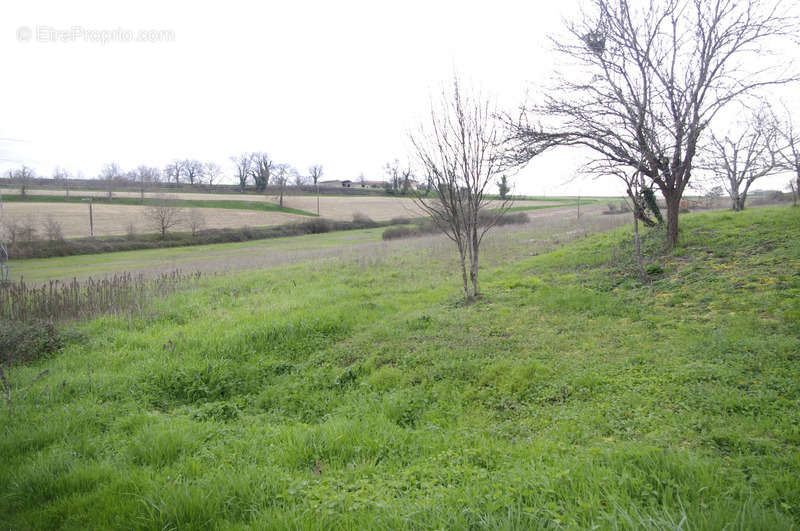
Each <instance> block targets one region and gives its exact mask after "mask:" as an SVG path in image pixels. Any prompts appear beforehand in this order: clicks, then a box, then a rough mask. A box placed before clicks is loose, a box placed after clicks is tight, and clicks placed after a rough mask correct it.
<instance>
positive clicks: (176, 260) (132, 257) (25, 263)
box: [9, 227, 384, 282]
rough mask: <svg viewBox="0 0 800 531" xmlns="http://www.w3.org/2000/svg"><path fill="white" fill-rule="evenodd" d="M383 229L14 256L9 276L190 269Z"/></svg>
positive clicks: (368, 236) (345, 241)
mask: <svg viewBox="0 0 800 531" xmlns="http://www.w3.org/2000/svg"><path fill="white" fill-rule="evenodd" d="M383 230H384V228H383V227H380V228H375V229H360V230H349V231H338V232H329V233H323V234H308V235H304V236H291V237H286V238H273V239H266V240H250V241H246V242H234V243H217V244H210V245H195V246H188V247H168V248H162V249H143V250H136V251H120V252H115V253H104V254H85V255H75V256H64V257H58V258H33V259H27V260H14V261H12V262H10V265H11V267H10V271H9V277H10V278H11V280H19V279H20V278H24V279H25V281H26V282H44V281H47V280H49V279H71V278H73V277H77V278H86V277H90V276H95V277H96V276H99V275H104V274H109V273H111V274H113V273H118V272H124V271H139V270H146V269H149V268H153V267H156V266H162V265H164V264H169V265H170V266H171V267H173V268H175V269H182V270H184V271H190V270H193V269H195V268H197V266H198V265H202V264H203V263H205V262H209V261H226V260H238V261H241V260H247V258H248V257H250V256H255V255H262V254H264V253H269V252H271V251H276V252H281V253H292V252H301V251H308V250H315V249H332V248H338V247H343V246H351V245H357V244H360V243H369V242H379V241H381V235H382V233H383Z"/></svg>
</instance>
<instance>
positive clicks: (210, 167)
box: [203, 162, 222, 188]
mask: <svg viewBox="0 0 800 531" xmlns="http://www.w3.org/2000/svg"><path fill="white" fill-rule="evenodd" d="M203 174H204V175H205V176H206V183H208V186H209V188H211V187H213V186H214V183H215V182H217V181H219V180H220V179H221V178H222V168H221V167H220V165H219V164H217V163H216V162H207V163H206V165H205V170H204V171H203Z"/></svg>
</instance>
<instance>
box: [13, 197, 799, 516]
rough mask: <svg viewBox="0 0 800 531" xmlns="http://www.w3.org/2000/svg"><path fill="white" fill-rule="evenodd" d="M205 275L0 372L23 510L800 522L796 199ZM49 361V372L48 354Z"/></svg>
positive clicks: (16, 503)
mask: <svg viewBox="0 0 800 531" xmlns="http://www.w3.org/2000/svg"><path fill="white" fill-rule="evenodd" d="M681 227H682V235H681V244H680V245H679V246H678V248H677V249H676V250H675V251H673V252H671V253H669V254H667V255H661V254H659V252H658V249H659V245H660V243H659V242H660V241H661V240H660V235H659V234H654V233H651V234H648V235H646V240H645V244H646V245H645V247H646V249H648V253H649V262H650V263H649V267H648V270H649V271H650V273H651V276H652V277H653V281H652V283H651V284H649V285H642V284H641V283H640V282H639V281H638V280H637V276H636V273H635V270H634V268H633V262H632V259H631V257H630V252H631V249H632V245H631V243H630V238H631V235H630V228H629V227H627V228H624V229H619V230H616V231H612V232H609V233H605V234H595V235H590V236H588V237H587V238H585V239H582V240H580V241H577V242H573V243H570V244H567V245H565V246H563V247H561V248H559V249H558V250H555V251H552V252H549V253H545V254H540V255H538V256H526V255H528V254H530V253H528V252H526V248H525V245H526V243H525V240H524V239H520V240H519V242H518V243H519V246H520V247H519V252H518V254H517V255H516V257H515V258H514V259H513V260H494V261H492V260H491V259H490V260H489V267H487V268H486V269H484V270H483V272H482V277H481V279H482V281H483V292H484V297H483V298H482V299H481V300H479V301H477V302H476V303H474V304H471V305H468V306H465V305H464V304H463V303H462V302H461V300H460V298H459V282H460V279H459V278H458V277H457V274H454V268H453V264H454V262H453V260H452V252H449V253H445V252H438V251H435V252H434V251H431V250H424V249H423V250H419V251H413V250H410V251H409V252H408V253H406V254H404V255H396V256H381V257H376V258H374V259H372V260H369V259H361V260H350V261H347V260H341V261H334V262H328V263H321V264H306V265H299V266H292V267H283V268H276V269H272V270H269V271H261V272H250V273H246V274H245V273H242V274H238V275H230V276H225V277H217V278H208V279H204V280H201V281H199V283H197V284H196V285H195V286H194V287H192V288H191V289H187V290H184V291H180V292H178V293H175V294H172V295H169V296H168V297H165V298H164V299H163V300H160V301H157V302H156V303H154V305H153V306H152V307H151V308H149V309H148V310H146V311H145V312H143V313H142V314H139V315H137V316H135V317H113V318H112V317H105V318H97V319H94V320H91V321H82V322H78V323H77V324H73V325H70V326H69V327H68V328H67V330H66V331H65V332H64V334H65V335H64V339H63V343H64V346H63V347H62V348H61V349H60V350H59V351H57V352H56V353H54V354H52V355H50V356H49V357H47V358H46V359H41V360H38V361H34V362H31V363H28V364H25V365H21V364H18V365H16V366H14V367H13V368H11V369H7V370H6V371H5V377H6V384H7V387H6V389H7V390H8V393H7V395H6V396H5V400H4V404H3V410H2V411H0V433H1V434H2V435H0V522H2V523H1V524H0V527H2V528H8V529H53V528H66V529H87V528H137V529H138V528H142V529H209V528H217V529H239V528H250V527H254V528H264V529H285V528H292V529H306V528H308V529H365V528H409V529H420V528H421V529H450V528H502V529H514V528H518V529H529V528H591V527H599V528H623V529H627V528H656V529H673V528H681V529H721V528H723V527H725V528H729V529H753V528H759V529H791V528H797V527H798V525H800V448H799V445H800V209H796V208H795V209H791V208H770V209H752V210H749V211H745V212H743V213H736V214H733V213H727V212H716V213H709V214H698V215H689V216H687V217H685V219H683V220H682V224H681ZM45 371H46V372H45Z"/></svg>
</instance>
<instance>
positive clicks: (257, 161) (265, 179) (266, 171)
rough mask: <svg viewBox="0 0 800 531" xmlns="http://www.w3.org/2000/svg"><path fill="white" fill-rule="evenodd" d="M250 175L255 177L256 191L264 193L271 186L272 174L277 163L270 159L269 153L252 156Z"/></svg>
mask: <svg viewBox="0 0 800 531" xmlns="http://www.w3.org/2000/svg"><path fill="white" fill-rule="evenodd" d="M251 160H252V162H251V164H250V174H251V175H252V176H253V183H254V184H255V185H256V190H258V191H259V192H263V191H264V190H266V189H267V186H269V178H270V172H271V171H272V167H273V166H274V165H275V161H273V160H272V159H270V158H269V155H268V154H267V153H264V152H263V151H262V152H258V153H253V154H252V155H251Z"/></svg>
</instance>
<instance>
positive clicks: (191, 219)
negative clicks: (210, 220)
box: [187, 208, 206, 238]
mask: <svg viewBox="0 0 800 531" xmlns="http://www.w3.org/2000/svg"><path fill="white" fill-rule="evenodd" d="M187 222H188V224H189V230H191V231H192V238H194V237H195V236H197V233H198V232H199V231H201V230H203V229H204V228H205V227H206V217H205V216H204V215H203V211H202V210H201V209H199V208H192V209H191V210H189V216H188V220H187Z"/></svg>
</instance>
